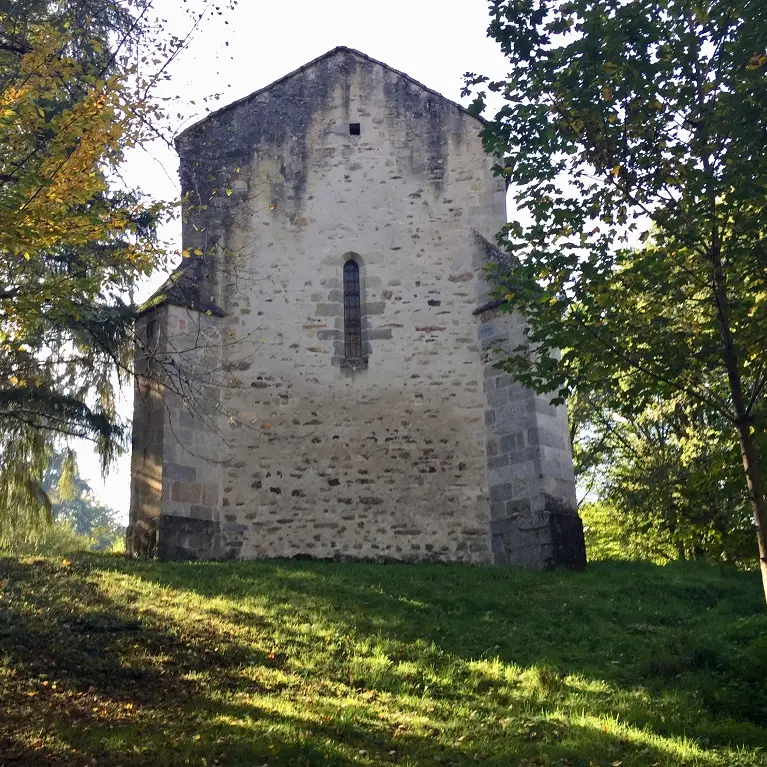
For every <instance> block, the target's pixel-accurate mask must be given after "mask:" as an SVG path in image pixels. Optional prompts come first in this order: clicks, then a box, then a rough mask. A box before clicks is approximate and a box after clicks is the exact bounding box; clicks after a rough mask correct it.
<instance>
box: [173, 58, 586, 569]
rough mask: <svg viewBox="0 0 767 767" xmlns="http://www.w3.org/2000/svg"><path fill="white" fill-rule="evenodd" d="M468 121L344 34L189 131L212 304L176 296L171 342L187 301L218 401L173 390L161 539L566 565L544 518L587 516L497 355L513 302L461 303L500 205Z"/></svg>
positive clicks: (219, 548) (188, 157) (214, 546)
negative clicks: (200, 409)
mask: <svg viewBox="0 0 767 767" xmlns="http://www.w3.org/2000/svg"><path fill="white" fill-rule="evenodd" d="M352 125H353V126H355V128H354V129H351V130H350V126H352ZM357 126H358V131H357V129H356V128H357ZM480 130H481V124H480V123H479V121H477V120H476V119H475V118H474V117H472V116H470V115H469V114H468V113H467V112H466V111H465V110H463V109H462V108H460V107H459V106H457V105H455V104H452V103H451V102H449V101H447V100H445V99H444V98H442V97H441V96H439V95H437V94H435V93H433V92H431V91H429V90H427V89H425V88H424V87H423V86H421V85H419V84H417V83H415V82H413V81H412V80H410V79H409V78H407V77H405V76H403V75H402V74H400V73H398V72H395V71H393V70H391V69H389V68H388V67H385V66H383V65H381V64H379V63H377V62H375V61H373V60H371V59H368V58H367V57H365V56H362V55H360V54H357V53H356V52H353V51H349V50H347V49H339V50H337V51H335V52H333V53H332V54H330V55H328V56H325V57H323V58H321V59H320V60H318V61H316V62H313V63H312V64H311V65H308V66H307V67H305V68H303V69H302V70H299V71H298V72H297V73H294V74H293V75H291V76H289V77H288V78H285V79H283V80H282V81H279V82H278V83H276V84H274V85H272V86H270V87H269V88H268V89H266V90H264V91H261V92H259V93H256V94H254V95H253V96H251V97H248V98H247V99H244V100H242V101H241V102H238V103H236V104H234V105H232V106H230V107H228V108H225V109H224V110H221V111H220V112H218V113H216V114H214V115H212V116H211V117H209V118H208V119H207V120H206V121H204V122H203V123H201V124H200V125H198V126H196V127H193V128H192V129H190V130H189V131H187V132H186V133H185V134H183V135H182V136H181V138H180V140H179V151H180V154H181V158H182V174H181V175H182V184H183V187H184V191H185V192H186V193H188V194H189V196H190V199H192V200H193V201H194V202H195V203H196V204H197V205H198V206H199V207H197V208H195V209H193V210H191V211H190V214H189V217H188V219H187V221H186V222H185V227H184V247H185V248H187V249H188V250H189V251H199V252H200V253H202V254H203V255H201V256H199V257H198V261H197V267H199V268H198V272H197V273H199V274H200V275H201V277H200V278H199V279H198V280H197V284H198V286H199V290H198V292H197V296H198V297H197V299H196V301H197V303H196V304H195V305H200V304H204V303H210V304H215V305H216V306H219V307H221V309H223V314H224V316H223V317H222V318H221V319H219V318H218V317H211V316H209V313H206V312H204V311H195V310H192V309H182V308H181V307H174V306H170V307H169V308H168V312H167V321H166V331H165V332H166V333H167V335H168V337H169V338H173V339H174V344H176V345H177V346H178V348H181V347H184V346H185V344H184V343H182V341H183V340H184V337H185V335H187V336H189V338H186V342H187V343H186V346H188V345H189V344H190V343H191V344H192V346H194V343H193V341H194V338H193V337H194V336H195V335H196V334H197V333H198V332H199V331H198V330H197V329H196V326H195V318H197V320H198V321H199V323H201V325H200V327H202V328H204V329H205V333H208V334H211V337H213V336H215V335H216V334H219V335H218V337H219V339H220V344H219V347H218V350H219V353H218V357H215V355H213V354H212V353H208V356H207V357H206V358H204V359H203V358H202V357H200V358H199V359H198V358H197V357H193V358H192V367H195V366H197V367H198V368H200V369H202V370H204V371H206V373H205V375H206V376H208V377H207V378H206V381H207V386H208V389H209V391H208V392H207V395H206V396H205V397H204V398H203V399H204V401H205V402H206V404H207V405H208V406H209V407H210V408H212V411H211V412H212V416H210V417H205V418H202V419H200V418H198V417H197V414H196V412H195V411H194V409H193V408H190V402H189V401H188V400H187V399H186V398H184V397H183V396H181V397H179V396H177V395H176V394H173V393H171V394H169V393H168V392H166V393H165V406H166V410H167V413H168V415H167V418H166V419H165V421H164V423H163V438H164V443H163V455H162V459H163V460H162V498H163V500H162V523H161V525H160V532H159V540H160V545H159V553H160V554H161V555H162V556H168V557H188V556H221V557H244V558H256V557H290V556H297V555H309V556H315V557H339V558H345V557H349V558H369V559H379V560H386V559H392V560H406V561H407V560H410V561H422V560H449V561H465V562H486V563H489V562H493V561H495V562H499V563H500V562H519V563H524V564H531V565H534V566H545V565H548V564H552V563H554V562H555V561H556V560H557V557H558V553H557V552H558V551H559V549H557V545H558V544H557V540H559V539H556V535H557V533H556V530H561V529H562V525H559V526H558V527H557V525H554V524H553V523H552V522H551V519H552V516H551V512H552V511H554V512H557V510H559V511H564V512H565V513H569V514H570V516H571V517H572V516H574V519H575V520H577V519H578V518H577V515H574V514H573V511H572V509H573V508H574V506H573V503H572V498H571V495H572V473H571V471H572V469H571V465H570V464H568V463H567V462H568V460H569V457H568V456H569V453H568V450H569V447H568V445H567V444H566V439H567V437H566V434H567V429H566V422H564V421H563V420H562V413H561V412H554V411H553V410H551V409H550V408H549V409H548V410H547V407H548V406H547V405H546V404H545V403H543V402H542V401H541V402H539V401H538V400H537V398H536V397H534V395H533V394H532V393H531V392H528V391H525V390H523V389H522V388H521V387H519V386H517V385H515V384H513V383H512V382H510V381H508V380H507V379H505V378H504V376H502V375H500V374H499V373H498V371H497V370H495V369H494V368H492V366H491V364H490V362H491V361H490V359H489V347H490V343H489V342H490V340H492V339H494V338H495V337H496V336H498V335H499V334H500V335H503V334H504V333H506V337H507V338H508V337H509V334H512V335H513V333H514V332H518V331H519V328H518V327H517V325H518V324H519V323H518V320H515V319H514V318H511V317H490V316H487V315H481V316H478V315H477V314H476V313H475V310H476V309H477V307H478V306H480V305H481V304H482V303H483V302H485V301H486V300H487V296H488V290H489V286H488V285H487V283H486V282H485V280H484V278H483V276H482V267H483V265H484V264H485V263H486V260H487V247H486V242H487V240H491V239H492V238H493V236H494V234H495V233H496V232H497V231H498V230H499V229H500V228H501V226H502V225H503V223H504V222H505V189H504V184H503V181H502V180H501V179H497V178H495V177H494V176H493V174H492V172H491V161H490V160H489V158H488V157H487V156H486V155H485V154H484V152H483V149H482V145H481V140H480V138H479V132H480ZM483 243H484V244H483ZM350 258H352V259H354V260H355V261H356V262H357V263H358V264H359V266H360V277H361V289H362V292H361V297H362V314H363V319H362V332H363V337H362V342H363V355H364V360H362V361H359V360H358V361H355V363H354V364H349V362H348V360H345V358H344V349H343V284H342V270H343V265H344V263H345V261H346V260H347V259H350ZM197 267H196V268H197ZM205 346H206V348H209V349H212V348H213V346H208V345H207V344H206V345H205ZM198 347H199V345H198ZM195 353H196V354H198V355H199V354H201V352H200V351H199V348H197V351H196V352H195ZM185 369H186V368H185ZM212 371H217V372H219V373H220V375H219V376H218V377H216V376H215V375H212ZM546 419H550V421H551V422H550V423H547V421H546ZM568 471H569V472H570V473H569V474H568ZM520 515H521V516H520ZM535 515H538V516H537V517H536V516H535ZM554 528H556V530H555V529H554ZM566 535H567V534H566ZM566 535H565V537H566ZM561 537H562V536H561V535H560V538H561ZM536 549H537V554H536Z"/></svg>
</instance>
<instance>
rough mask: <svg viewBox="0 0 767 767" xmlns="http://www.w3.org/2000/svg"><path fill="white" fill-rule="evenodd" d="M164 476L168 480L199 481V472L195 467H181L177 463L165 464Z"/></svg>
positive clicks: (163, 468) (163, 467) (163, 466)
mask: <svg viewBox="0 0 767 767" xmlns="http://www.w3.org/2000/svg"><path fill="white" fill-rule="evenodd" d="M162 474H163V477H166V478H167V479H181V480H183V481H184V482H194V481H195V479H197V471H196V469H195V468H194V466H181V465H180V464H177V463H164V464H163V465H162Z"/></svg>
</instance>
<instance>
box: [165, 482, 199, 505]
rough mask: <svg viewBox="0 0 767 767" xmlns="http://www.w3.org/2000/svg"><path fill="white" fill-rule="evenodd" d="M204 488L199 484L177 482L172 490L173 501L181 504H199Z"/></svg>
mask: <svg viewBox="0 0 767 767" xmlns="http://www.w3.org/2000/svg"><path fill="white" fill-rule="evenodd" d="M201 493H202V488H201V487H200V484H199V483H197V482H182V481H175V482H174V483H173V486H172V489H171V496H170V497H171V500H173V501H179V502H180V503H199V502H200V497H201Z"/></svg>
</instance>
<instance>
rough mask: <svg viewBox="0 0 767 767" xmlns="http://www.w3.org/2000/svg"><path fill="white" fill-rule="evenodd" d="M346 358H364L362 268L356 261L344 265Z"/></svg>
mask: <svg viewBox="0 0 767 767" xmlns="http://www.w3.org/2000/svg"><path fill="white" fill-rule="evenodd" d="M344 356H345V357H346V358H347V359H360V358H361V357H362V311H361V304H360V268H359V266H357V262H356V261H347V262H346V263H345V264H344Z"/></svg>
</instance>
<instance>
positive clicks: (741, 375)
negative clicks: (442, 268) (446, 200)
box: [467, 0, 767, 593]
mask: <svg viewBox="0 0 767 767" xmlns="http://www.w3.org/2000/svg"><path fill="white" fill-rule="evenodd" d="M491 14H492V22H491V25H490V29H489V34H490V35H491V36H492V37H493V38H494V39H496V40H497V41H498V42H499V44H500V45H501V48H502V50H503V51H504V53H505V54H506V55H507V57H508V60H509V63H510V65H511V71H510V73H509V76H508V78H507V79H505V80H503V81H499V82H490V83H488V82H487V79H486V78H483V77H476V76H473V75H471V74H470V75H467V81H468V83H467V87H475V88H476V87H477V86H479V85H481V84H487V88H488V89H489V90H491V91H494V92H497V93H498V94H499V95H500V96H501V97H502V99H503V101H504V103H503V106H502V107H501V109H500V110H499V112H498V113H497V115H496V116H495V119H494V120H493V121H492V122H491V123H490V124H489V126H488V127H487V129H486V131H485V134H484V137H485V142H486V146H487V149H488V150H489V151H491V152H493V153H494V154H495V155H496V156H497V158H498V164H497V170H498V172H500V173H503V174H505V175H506V176H507V177H508V178H509V179H510V181H511V182H512V183H513V184H514V196H515V200H516V204H517V207H518V212H519V218H518V219H517V220H516V221H513V222H512V223H510V224H509V225H508V227H507V229H506V231H505V233H504V236H503V237H502V242H503V244H504V245H505V247H506V248H508V250H509V251H510V252H511V253H512V254H513V255H514V256H515V257H516V261H517V266H516V268H515V269H514V270H513V272H511V273H507V274H500V275H498V276H499V281H500V284H501V287H500V289H499V295H500V296H501V297H502V298H504V299H505V300H506V308H508V309H516V310H519V311H521V312H522V313H523V314H524V315H525V316H526V317H527V318H528V321H529V325H530V332H529V337H528V341H529V342H528V343H526V344H523V345H522V346H520V347H519V348H518V349H516V350H514V351H513V352H512V353H511V354H510V355H507V356H506V358H505V360H504V366H505V367H506V368H507V369H508V370H510V371H512V372H514V374H515V375H517V376H519V377H520V378H521V379H522V380H524V381H525V382H527V383H529V384H530V385H532V386H534V387H535V388H536V389H538V390H539V391H548V392H553V393H554V394H555V396H556V397H557V398H559V399H560V400H561V399H562V398H564V396H566V395H567V394H569V393H571V392H573V391H575V390H576V389H581V390H583V391H599V392H601V393H603V394H605V395H606V396H608V397H609V399H610V401H611V405H612V406H613V407H614V409H615V411H616V412H617V413H619V414H620V415H621V416H622V417H624V418H626V419H629V420H630V419H632V417H633V416H634V414H635V413H637V412H642V411H643V410H644V409H645V408H646V407H648V406H651V405H652V404H653V403H655V402H657V401H658V399H661V400H663V401H671V400H672V399H673V398H675V397H679V396H682V397H684V398H685V399H687V400H689V401H690V402H694V403H697V404H698V405H700V406H703V407H705V408H707V409H708V411H709V412H711V413H715V414H717V416H718V418H719V421H720V423H721V424H722V430H723V431H722V433H723V434H727V435H728V436H729V439H730V440H732V442H733V443H736V441H737V444H738V445H739V449H740V452H741V455H742V460H743V465H744V473H745V479H746V485H747V488H748V494H749V499H750V504H751V508H752V511H753V514H754V521H755V524H756V527H757V537H758V539H759V543H760V557H761V563H762V573H763V580H764V585H765V590H766V593H767V544H766V543H765V508H764V507H765V501H764V489H763V485H762V482H763V480H762V475H761V473H760V465H763V463H764V456H765V428H766V426H767V411H766V408H765V386H766V385H767V340H766V337H765V334H764V332H763V328H764V326H765V322H766V321H767V249H766V247H765V243H766V240H765V237H766V235H767V228H766V227H765V223H766V217H765V211H766V210H767V207H766V206H767V153H765V151H764V149H765V141H766V140H767V133H765V128H764V126H765V125H767V77H766V76H765V73H766V68H767V18H765V16H764V4H763V3H762V2H757V1H754V0H742V1H741V2H729V1H719V0H703V1H702V2H692V1H691V0H637V1H636V2H623V1H622V0H567V1H565V0H494V1H493V2H492V3H491ZM485 96H486V91H485V90H481V91H479V93H478V94H477V97H476V99H475V102H474V108H475V109H477V110H481V109H482V107H483V106H484V103H485ZM560 350H561V353H560ZM533 352H534V353H533Z"/></svg>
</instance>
